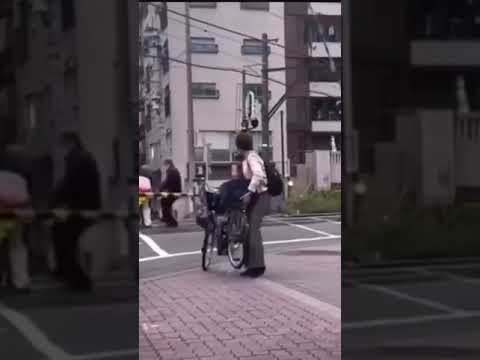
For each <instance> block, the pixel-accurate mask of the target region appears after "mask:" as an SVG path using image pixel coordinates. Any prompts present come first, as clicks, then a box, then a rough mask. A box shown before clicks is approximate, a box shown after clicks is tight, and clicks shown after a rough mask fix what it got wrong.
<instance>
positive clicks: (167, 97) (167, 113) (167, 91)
mask: <svg viewBox="0 0 480 360" xmlns="http://www.w3.org/2000/svg"><path fill="white" fill-rule="evenodd" d="M164 96H165V117H167V116H170V86H168V85H167V87H166V88H165V95H164Z"/></svg>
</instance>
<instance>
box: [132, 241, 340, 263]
mask: <svg viewBox="0 0 480 360" xmlns="http://www.w3.org/2000/svg"><path fill="white" fill-rule="evenodd" d="M340 238H341V236H337V235H330V236H320V237H313V238H300V239H290V240H276V241H264V243H263V244H264V245H278V244H289V243H299V242H309V241H322V240H332V239H340ZM214 250H215V251H216V249H214ZM199 254H201V251H200V250H197V251H189V252H181V253H169V254H168V255H158V256H149V257H145V258H140V259H139V262H146V261H153V260H159V259H167V258H174V257H178V256H188V255H199Z"/></svg>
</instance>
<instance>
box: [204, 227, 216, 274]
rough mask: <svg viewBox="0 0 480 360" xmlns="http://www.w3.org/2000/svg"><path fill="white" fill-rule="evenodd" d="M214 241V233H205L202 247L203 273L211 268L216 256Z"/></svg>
mask: <svg viewBox="0 0 480 360" xmlns="http://www.w3.org/2000/svg"><path fill="white" fill-rule="evenodd" d="M214 247H215V244H214V241H213V233H212V232H210V231H205V237H204V239H203V246H202V269H203V271H207V270H208V268H209V267H210V265H211V263H212V260H213V256H214Z"/></svg>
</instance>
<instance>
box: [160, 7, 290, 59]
mask: <svg viewBox="0 0 480 360" xmlns="http://www.w3.org/2000/svg"><path fill="white" fill-rule="evenodd" d="M168 18H169V19H170V20H173V21H176V22H178V23H180V24H183V25H185V23H184V22H183V21H180V20H178V19H175V18H173V17H170V16H169V17H168ZM190 26H191V27H193V28H196V29H199V30H202V31H203V32H207V33H209V34H212V35H215V36H218V37H221V38H223V39H227V40H230V41H232V42H234V43H236V44H239V45H243V43H242V42H241V41H240V40H237V39H234V38H231V37H229V36H226V35H221V34H219V33H217V32H213V31H212V30H209V29H206V28H203V27H200V26H197V25H190ZM168 36H170V33H169V35H168ZM270 53H271V54H272V55H276V56H279V57H281V58H284V57H285V55H284V54H280V53H277V52H274V51H270Z"/></svg>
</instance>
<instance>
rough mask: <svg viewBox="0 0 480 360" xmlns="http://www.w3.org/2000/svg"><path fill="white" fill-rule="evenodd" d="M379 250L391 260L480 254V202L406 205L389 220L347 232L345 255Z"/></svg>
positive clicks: (352, 255)
mask: <svg viewBox="0 0 480 360" xmlns="http://www.w3.org/2000/svg"><path fill="white" fill-rule="evenodd" d="M376 252H379V253H381V254H382V257H384V258H385V259H387V260H397V259H421V258H432V257H465V256H480V206H479V205H462V206H457V207H452V208H449V209H404V210H403V211H402V212H401V213H400V214H399V215H398V216H397V217H396V218H395V219H393V220H392V221H390V222H388V223H385V224H379V225H378V226H375V227H374V228H361V227H356V228H352V229H348V230H347V233H346V234H344V237H343V241H342V255H343V256H344V257H346V258H348V259H353V258H354V257H358V256H360V257H362V256H365V257H368V256H371V255H372V254H374V253H376Z"/></svg>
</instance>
